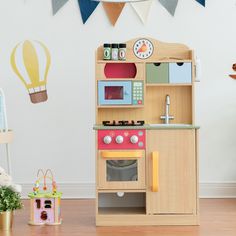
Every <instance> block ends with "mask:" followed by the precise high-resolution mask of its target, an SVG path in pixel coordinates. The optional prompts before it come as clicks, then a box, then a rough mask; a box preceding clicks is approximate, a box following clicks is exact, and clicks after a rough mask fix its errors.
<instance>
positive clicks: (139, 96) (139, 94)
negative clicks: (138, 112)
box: [132, 81, 143, 105]
mask: <svg viewBox="0 0 236 236" xmlns="http://www.w3.org/2000/svg"><path fill="white" fill-rule="evenodd" d="M132 94H133V102H132V104H133V105H143V82H142V81H139V82H138V81H135V82H133V91H132Z"/></svg>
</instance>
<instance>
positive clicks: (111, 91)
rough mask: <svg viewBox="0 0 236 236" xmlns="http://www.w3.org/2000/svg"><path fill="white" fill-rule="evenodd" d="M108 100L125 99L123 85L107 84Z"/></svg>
mask: <svg viewBox="0 0 236 236" xmlns="http://www.w3.org/2000/svg"><path fill="white" fill-rule="evenodd" d="M105 99H106V100H121V99H124V87H123V86H105Z"/></svg>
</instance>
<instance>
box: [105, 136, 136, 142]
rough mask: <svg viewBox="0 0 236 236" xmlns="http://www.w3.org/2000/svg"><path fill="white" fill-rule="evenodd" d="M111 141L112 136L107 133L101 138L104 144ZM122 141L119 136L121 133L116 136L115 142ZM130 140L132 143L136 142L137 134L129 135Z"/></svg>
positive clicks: (121, 137)
mask: <svg viewBox="0 0 236 236" xmlns="http://www.w3.org/2000/svg"><path fill="white" fill-rule="evenodd" d="M111 141H112V137H111V136H109V135H107V136H105V137H104V138H103V142H104V143H105V144H110V143H111ZM123 142H124V138H123V136H121V135H118V136H116V143H117V144H121V143H123ZM130 142H131V143H133V144H135V143H138V136H137V135H132V136H131V137H130Z"/></svg>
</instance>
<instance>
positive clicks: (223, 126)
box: [0, 0, 236, 196]
mask: <svg viewBox="0 0 236 236" xmlns="http://www.w3.org/2000/svg"><path fill="white" fill-rule="evenodd" d="M50 2H51V1H50V0H47V1H46V0H44V1H39V0H5V1H1V3H0V29H1V34H0V86H1V87H3V89H4V90H5V93H6V96H7V110H8V117H9V124H10V126H11V127H12V128H13V129H14V131H15V140H14V143H13V144H12V146H11V150H12V160H13V171H14V174H13V176H14V179H15V180H16V181H17V182H19V183H28V184H29V183H32V182H33V181H34V180H35V175H36V171H37V169H38V168H48V167H49V168H52V169H53V170H54V172H55V174H56V178H57V180H58V182H61V183H70V186H71V188H72V187H73V186H77V185H78V184H79V183H81V185H78V186H84V188H86V186H93V183H94V176H95V175H94V132H93V130H92V126H93V123H94V115H95V114H94V91H95V88H94V52H95V49H96V47H97V46H99V45H100V44H102V43H103V42H112V41H115V42H122V41H126V40H129V39H132V38H134V37H139V36H147V37H149V36H150V37H153V38H157V39H159V40H162V41H168V42H180V43H185V44H187V45H189V46H190V47H191V48H194V49H195V50H196V53H197V54H198V56H199V57H200V58H201V61H202V65H203V76H202V81H201V83H199V84H197V86H196V118H197V124H199V125H200V126H201V133H200V134H201V135H200V147H201V150H200V182H202V183H222V182H223V183H224V182H226V183H228V184H230V183H234V182H236V81H233V80H232V79H230V78H229V77H228V74H229V73H231V65H232V63H234V62H235V61H236V47H235V39H236V27H235V26H234V23H235V22H236V5H235V0H227V1H221V0H207V7H206V8H203V7H202V6H200V5H199V4H197V3H196V2H195V1H194V0H191V1H190V0H180V1H179V5H178V7H177V10H176V15H175V17H174V18H173V17H171V16H170V15H169V14H168V13H167V11H166V10H165V9H164V8H163V7H162V6H161V5H160V4H159V2H158V1H157V0H154V1H153V5H152V8H151V11H150V16H149V20H148V22H147V24H146V25H143V24H142V23H141V22H140V21H139V19H138V16H137V15H136V14H135V13H134V11H133V9H132V8H131V7H130V6H129V5H126V7H125V9H124V11H123V12H122V15H121V17H120V19H119V20H118V23H117V25H116V27H112V26H111V25H110V23H109V22H108V19H107V17H106V16H105V13H104V10H103V9H102V6H101V5H100V6H98V8H97V9H96V11H95V12H94V14H93V15H92V16H91V18H90V19H89V20H88V22H87V23H86V25H83V24H82V21H81V16H80V13H79V9H78V5H77V1H76V0H70V1H69V2H68V3H67V4H66V5H65V6H64V8H62V9H61V10H60V12H59V13H58V14H57V15H56V16H54V17H53V16H52V10H51V3H50ZM25 39H37V40H39V41H42V42H44V43H45V44H46V45H47V47H48V48H49V50H50V52H51V56H52V65H51V69H50V71H49V79H48V94H49V100H48V102H47V103H42V104H38V105H33V104H31V103H30V102H29V97H28V94H27V92H26V90H25V88H24V87H23V85H22V84H21V82H20V81H19V79H18V78H17V77H16V75H15V74H14V72H13V71H12V69H11V66H10V63H9V57H10V53H11V51H12V49H13V47H14V46H15V45H16V44H17V43H18V42H20V41H23V40H25ZM3 157H4V156H2V157H1V164H2V165H5V162H4V159H3ZM73 184H74V185H73ZM76 184H77V185H76ZM28 186H31V185H28ZM66 186H67V185H66V184H65V185H64V187H66ZM68 186H69V185H68ZM205 186H208V185H205ZM74 195H76V196H82V192H76V193H75V194H74Z"/></svg>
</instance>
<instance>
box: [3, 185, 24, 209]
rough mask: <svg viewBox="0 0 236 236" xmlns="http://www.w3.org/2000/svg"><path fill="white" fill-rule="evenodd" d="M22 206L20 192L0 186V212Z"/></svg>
mask: <svg viewBox="0 0 236 236" xmlns="http://www.w3.org/2000/svg"><path fill="white" fill-rule="evenodd" d="M22 207H23V205H22V202H21V199H20V194H19V193H16V192H14V191H13V190H12V189H11V188H9V187H1V188H0V212H3V211H14V210H17V209H21V208H22Z"/></svg>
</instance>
